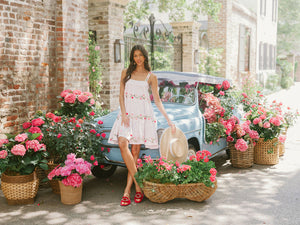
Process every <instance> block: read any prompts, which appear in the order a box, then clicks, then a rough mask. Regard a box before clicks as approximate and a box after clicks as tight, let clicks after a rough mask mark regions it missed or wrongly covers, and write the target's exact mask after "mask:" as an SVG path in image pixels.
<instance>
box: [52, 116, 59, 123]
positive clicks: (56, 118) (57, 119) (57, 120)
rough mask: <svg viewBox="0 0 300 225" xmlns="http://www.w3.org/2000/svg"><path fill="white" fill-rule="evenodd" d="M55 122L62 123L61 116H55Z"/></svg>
mask: <svg viewBox="0 0 300 225" xmlns="http://www.w3.org/2000/svg"><path fill="white" fill-rule="evenodd" d="M53 121H54V122H55V123H59V122H60V121H61V117H60V116H55V117H54V119H53Z"/></svg>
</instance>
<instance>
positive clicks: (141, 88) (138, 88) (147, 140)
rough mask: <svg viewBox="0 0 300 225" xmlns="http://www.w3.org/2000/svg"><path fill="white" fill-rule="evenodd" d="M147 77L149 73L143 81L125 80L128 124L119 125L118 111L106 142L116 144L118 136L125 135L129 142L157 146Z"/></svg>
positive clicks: (155, 124)
mask: <svg viewBox="0 0 300 225" xmlns="http://www.w3.org/2000/svg"><path fill="white" fill-rule="evenodd" d="M149 77H150V73H149V74H148V75H147V77H146V79H145V80H144V81H139V80H132V79H130V80H128V81H127V82H126V85H125V90H124V102H125V110H126V114H127V115H128V117H129V120H130V126H129V127H125V126H124V125H121V122H122V118H121V111H120V113H119V114H118V116H117V119H116V121H115V123H114V125H113V127H112V130H111V132H110V135H109V139H108V143H111V144H118V137H125V138H127V139H128V140H129V144H144V145H145V147H146V148H151V149H155V148H158V138H157V133H156V128H157V121H156V119H155V117H154V112H153V108H152V104H151V100H150V96H149V92H148V90H149V84H148V79H149Z"/></svg>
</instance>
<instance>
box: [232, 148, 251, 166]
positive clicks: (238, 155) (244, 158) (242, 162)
mask: <svg viewBox="0 0 300 225" xmlns="http://www.w3.org/2000/svg"><path fill="white" fill-rule="evenodd" d="M229 149H230V162H231V165H232V166H233V167H236V168H249V167H251V166H252V165H253V161H254V149H253V144H252V143H250V144H249V145H248V149H247V150H246V151H245V152H241V151H239V150H236V148H235V147H234V144H229Z"/></svg>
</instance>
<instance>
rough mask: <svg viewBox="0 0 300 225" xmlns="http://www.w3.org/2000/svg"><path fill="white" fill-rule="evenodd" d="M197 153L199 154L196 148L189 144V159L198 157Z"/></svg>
mask: <svg viewBox="0 0 300 225" xmlns="http://www.w3.org/2000/svg"><path fill="white" fill-rule="evenodd" d="M196 152H197V150H196V148H195V146H194V145H193V144H189V150H188V155H187V157H188V159H189V158H190V156H192V155H196Z"/></svg>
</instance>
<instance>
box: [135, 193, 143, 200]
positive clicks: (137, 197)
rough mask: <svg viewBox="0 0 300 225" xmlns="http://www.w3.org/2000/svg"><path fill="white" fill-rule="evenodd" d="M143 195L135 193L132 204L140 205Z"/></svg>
mask: <svg viewBox="0 0 300 225" xmlns="http://www.w3.org/2000/svg"><path fill="white" fill-rule="evenodd" d="M143 198H144V195H143V193H142V192H136V193H135V196H134V202H135V203H141V201H142V200H143Z"/></svg>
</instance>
